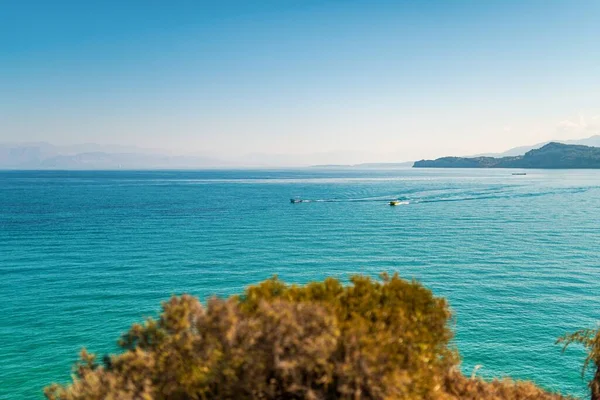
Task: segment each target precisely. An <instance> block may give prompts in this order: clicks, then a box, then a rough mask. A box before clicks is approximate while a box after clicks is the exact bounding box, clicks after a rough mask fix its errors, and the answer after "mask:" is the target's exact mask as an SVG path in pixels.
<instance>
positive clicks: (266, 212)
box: [0, 169, 600, 399]
mask: <svg viewBox="0 0 600 400" xmlns="http://www.w3.org/2000/svg"><path fill="white" fill-rule="evenodd" d="M512 172H513V171H507V170H420V169H403V170H362V171H360V170H318V169H305V170H293V171H196V172H193V171H186V172H182V171H170V172H122V171H119V172H56V171H55V172H18V171H13V172H0V276H1V279H0V304H1V305H2V309H1V311H2V312H1V313H0V360H1V362H0V399H40V398H42V394H41V393H42V392H41V390H42V388H43V387H44V386H45V385H47V384H49V383H50V382H52V381H66V380H67V379H68V378H69V373H70V366H71V363H72V362H73V361H74V360H75V359H76V357H77V353H78V351H79V349H80V348H81V347H82V346H87V347H88V349H90V350H92V351H95V352H99V353H105V352H110V351H114V350H115V343H116V339H117V338H118V336H119V335H120V334H121V333H122V332H123V331H125V330H126V329H127V328H128V326H129V325H130V324H131V323H133V322H135V321H139V320H141V318H142V317H143V316H148V315H154V314H155V313H156V311H157V310H158V308H159V302H160V301H161V300H165V299H167V298H168V297H169V296H170V295H171V294H174V293H176V294H179V293H183V292H188V293H192V294H195V295H198V296H200V297H201V298H206V296H209V295H211V294H218V295H229V294H232V293H238V292H240V291H241V290H242V288H244V286H246V285H248V284H251V283H254V282H257V281H259V280H262V279H264V278H267V277H269V276H271V275H273V274H278V275H279V276H280V277H281V278H283V279H284V280H286V281H289V282H307V281H310V280H316V279H322V278H323V277H325V276H336V277H341V278H344V279H347V278H348V276H350V275H351V274H354V273H363V274H370V275H374V276H375V275H377V274H378V273H379V272H382V271H388V272H394V271H398V272H399V273H400V274H401V275H402V276H403V277H406V278H412V277H414V278H416V279H418V280H419V281H421V282H423V283H424V284H425V285H426V286H428V287H429V288H431V289H432V290H433V291H434V292H435V293H436V294H438V295H441V296H446V297H447V298H448V299H449V300H450V304H451V306H452V309H453V311H454V312H455V316H456V318H455V331H456V333H457V335H456V343H457V345H458V347H459V349H460V352H461V354H462V357H463V360H464V361H463V367H464V369H465V371H467V372H468V373H470V371H471V370H472V369H473V368H474V366H475V365H478V364H480V365H482V366H483V368H481V369H480V370H479V372H478V374H479V375H483V376H512V377H514V378H520V379H532V380H534V381H535V382H537V383H538V384H541V385H543V386H545V387H547V388H550V389H554V390H560V391H562V392H563V393H570V394H575V395H580V396H582V395H583V394H584V393H585V383H584V382H583V381H582V380H581V378H580V366H581V359H582V353H581V352H580V351H576V350H573V351H568V352H567V353H565V354H561V351H560V348H559V347H558V346H555V345H554V341H555V339H556V338H557V337H558V336H560V335H561V334H563V333H564V332H566V331H571V330H575V329H578V328H583V327H594V326H596V321H597V320H598V319H599V317H600V314H599V313H598V310H599V308H598V305H599V303H600V256H599V254H600V252H599V250H600V225H599V223H600V171H527V176H512V175H511V173H512ZM294 196H301V197H302V198H304V199H310V200H313V201H311V202H307V203H300V204H290V201H289V199H290V197H294ZM398 197H399V198H401V199H404V200H407V201H408V202H409V204H407V205H402V206H398V207H390V206H388V205H387V203H386V200H389V199H392V198H398Z"/></svg>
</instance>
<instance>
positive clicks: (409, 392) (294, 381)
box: [45, 275, 561, 400]
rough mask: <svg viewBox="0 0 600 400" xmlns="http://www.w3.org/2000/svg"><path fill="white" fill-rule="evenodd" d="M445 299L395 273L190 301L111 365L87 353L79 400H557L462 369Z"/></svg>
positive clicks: (166, 308) (70, 392)
mask: <svg viewBox="0 0 600 400" xmlns="http://www.w3.org/2000/svg"><path fill="white" fill-rule="evenodd" d="M450 317H451V313H450V311H449V309H448V305H447V304H446V301H445V300H444V299H442V298H436V297H434V296H433V295H432V293H431V292H430V291H429V290H427V289H426V288H424V287H423V286H421V285H420V284H418V283H416V282H407V281H404V280H402V279H400V278H399V277H398V276H397V275H394V276H392V277H390V276H388V275H382V280H381V281H375V280H372V279H370V278H367V277H353V278H352V280H351V284H350V285H347V286H344V285H342V284H341V283H340V282H339V281H337V280H335V279H326V280H325V281H323V282H315V283H310V284H308V285H305V286H295V285H292V286H288V285H285V284H284V283H283V282H281V281H279V280H278V279H276V278H273V279H269V280H267V281H264V282H262V283H260V284H258V285H256V286H251V287H249V288H248V289H247V290H246V291H245V292H244V294H243V295H241V296H234V297H230V298H229V299H226V300H222V299H217V298H213V299H211V300H209V301H208V303H207V305H206V307H203V306H202V305H201V304H200V302H199V301H198V300H197V299H196V298H194V297H192V296H189V295H183V296H181V297H173V298H171V299H170V300H169V301H168V302H165V303H163V311H162V314H161V315H160V318H159V319H158V320H154V319H148V320H147V321H145V322H144V323H143V324H135V325H133V326H132V327H131V329H130V330H129V332H127V333H126V334H125V335H123V337H122V338H121V340H120V342H119V344H120V346H121V348H122V349H123V350H124V352H123V353H121V354H119V355H113V356H110V357H106V358H105V360H104V363H103V365H99V364H97V363H96V360H95V356H94V355H90V354H88V353H87V352H85V350H84V351H82V353H81V361H80V362H79V363H78V364H76V367H75V375H74V376H73V382H72V383H71V384H70V385H67V386H61V385H56V384H54V385H52V386H50V387H48V388H46V390H45V393H46V396H47V398H48V399H51V400H59V399H60V400H76V399H92V400H94V399H98V400H99V399H125V400H128V399H132V400H133V399H165V400H166V399H169V400H171V399H172V400H184V399H315V400H316V399H382V400H383V399H432V400H433V399H440V400H441V399H458V398H461V399H463V398H464V399H515V400H516V399H559V398H561V397H560V396H558V395H553V394H550V393H546V392H544V391H542V390H541V389H539V388H536V387H535V386H533V385H532V384H528V383H516V384H515V383H512V382H507V381H504V382H498V381H495V382H491V383H486V382H484V381H481V380H478V379H467V378H465V377H464V376H463V375H462V374H460V372H459V370H458V361H459V359H458V354H457V352H456V351H455V350H454V349H452V348H451V347H450V340H451V339H452V331H451V330H450V329H449V327H448V322H449V320H450Z"/></svg>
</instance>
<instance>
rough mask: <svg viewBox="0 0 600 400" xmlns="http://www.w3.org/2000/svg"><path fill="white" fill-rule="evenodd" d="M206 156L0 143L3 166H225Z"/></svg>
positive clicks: (129, 148) (42, 167) (54, 167)
mask: <svg viewBox="0 0 600 400" xmlns="http://www.w3.org/2000/svg"><path fill="white" fill-rule="evenodd" d="M226 165H227V162H225V161H222V160H218V159H214V158H211V157H205V156H176V155H165V154H160V153H158V151H157V150H151V149H142V148H137V147H125V146H107V145H96V144H81V145H73V146H54V145H51V144H49V143H43V142H42V143H23V144H0V169H119V168H122V169H145V168H155V169H177V168H208V167H216V166H226Z"/></svg>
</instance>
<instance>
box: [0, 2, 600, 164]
mask: <svg viewBox="0 0 600 400" xmlns="http://www.w3.org/2000/svg"><path fill="white" fill-rule="evenodd" d="M0 4H1V6H0V142H6V141H10V142H14V141H20V142H22V141H47V142H52V143H55V144H70V143H82V142H96V143H111V144H124V145H138V146H143V147H157V148H164V149H170V150H175V151H179V152H205V153H211V154H214V155H218V156H231V155H240V154H244V153H252V152H260V153H267V154H304V153H316V152H349V154H350V153H352V154H353V156H352V157H354V158H356V160H352V161H377V160H381V161H391V160H402V159H415V158H422V157H434V156H440V155H446V154H471V153H478V152H488V151H495V150H504V149H506V148H509V147H512V146H517V145H523V144H533V143H536V142H540V141H544V140H549V139H554V138H558V139H567V138H579V137H585V136H590V135H592V134H595V133H600V51H598V49H599V45H598V40H599V38H600V22H599V21H600V1H597V0H588V1H578V0H569V1H567V0H565V1H553V0H544V1H541V0H540V1H535V0H532V1H511V0H504V1H494V0H486V1H480V0H472V1H454V0H446V1H377V0H371V1H311V0H304V1H295V0H279V1H254V2H253V1H227V0H224V1H223V0H221V1H213V2H210V3H209V2H203V1H168V2H167V1H151V0H144V1H133V0H129V1H123V0H120V1H113V0H104V1H80V0H78V1H61V0H55V1H46V0H39V1H29V0H19V1H10V0H4V1H2V0H0Z"/></svg>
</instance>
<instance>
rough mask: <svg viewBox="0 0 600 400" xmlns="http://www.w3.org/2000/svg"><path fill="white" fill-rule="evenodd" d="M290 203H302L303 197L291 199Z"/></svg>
mask: <svg viewBox="0 0 600 400" xmlns="http://www.w3.org/2000/svg"><path fill="white" fill-rule="evenodd" d="M290 203H292V204H296V203H302V199H290Z"/></svg>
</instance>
